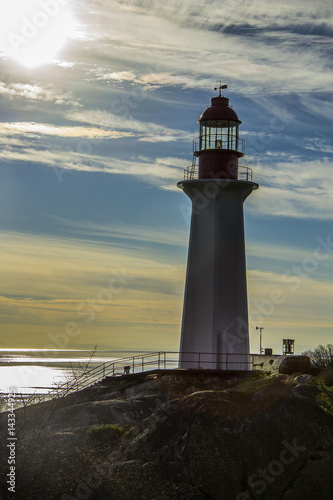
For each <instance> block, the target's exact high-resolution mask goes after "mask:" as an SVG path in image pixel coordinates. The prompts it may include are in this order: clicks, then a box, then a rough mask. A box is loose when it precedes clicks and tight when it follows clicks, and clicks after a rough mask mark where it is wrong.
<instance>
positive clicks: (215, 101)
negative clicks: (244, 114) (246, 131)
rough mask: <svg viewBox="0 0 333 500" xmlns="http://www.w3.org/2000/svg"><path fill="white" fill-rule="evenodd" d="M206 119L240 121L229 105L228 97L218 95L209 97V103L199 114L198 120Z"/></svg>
mask: <svg viewBox="0 0 333 500" xmlns="http://www.w3.org/2000/svg"><path fill="white" fill-rule="evenodd" d="M206 120H228V121H232V122H237V123H242V122H241V121H240V120H239V118H238V116H237V113H236V111H234V110H233V108H232V107H231V106H229V99H228V98H227V97H223V96H218V97H213V98H212V99H211V105H210V106H208V108H206V109H205V111H204V112H203V113H202V115H201V116H200V120H199V121H200V122H202V121H206Z"/></svg>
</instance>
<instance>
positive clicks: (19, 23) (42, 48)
mask: <svg viewBox="0 0 333 500" xmlns="http://www.w3.org/2000/svg"><path fill="white" fill-rule="evenodd" d="M67 4H68V1H67V0H10V1H9V2H4V3H1V5H0V33H1V34H0V49H1V50H2V51H3V52H4V53H5V54H6V56H7V57H10V58H13V59H15V60H16V61H17V62H19V63H20V64H22V65H24V66H28V67H35V66H39V65H41V64H44V63H47V62H50V61H51V60H52V59H53V58H54V57H55V56H56V54H57V53H58V52H59V51H60V49H61V48H62V47H63V46H64V45H65V43H66V41H67V39H68V38H69V37H70V35H71V34H72V33H73V30H74V22H73V18H72V14H71V13H70V11H69V8H68V6H67Z"/></svg>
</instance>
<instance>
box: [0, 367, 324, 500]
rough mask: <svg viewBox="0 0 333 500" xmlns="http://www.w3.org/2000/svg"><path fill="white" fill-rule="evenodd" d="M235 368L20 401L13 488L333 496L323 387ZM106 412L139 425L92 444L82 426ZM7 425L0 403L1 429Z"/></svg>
mask: <svg viewBox="0 0 333 500" xmlns="http://www.w3.org/2000/svg"><path fill="white" fill-rule="evenodd" d="M210 377H212V375H210ZM207 380H211V384H209V383H207ZM228 380H229V379H228V377H222V379H219V378H218V379H213V377H212V378H211V379H209V377H208V378H207V377H206V376H205V374H200V376H199V375H198V376H197V375H196V374H191V375H189V374H188V372H185V373H184V374H183V375H182V374H179V372H177V374H175V376H174V377H173V375H172V374H169V375H166V376H160V378H158V379H156V380H153V381H152V380H151V379H148V378H145V377H141V378H135V377H132V376H130V375H129V376H127V377H126V380H125V378H124V379H118V380H115V379H113V380H110V384H109V386H108V383H107V382H106V383H104V385H103V386H100V387H96V388H95V389H92V390H90V391H88V392H87V391H82V394H79V393H77V394H76V395H75V397H66V398H64V399H63V400H62V401H58V402H57V401H55V402H53V403H52V402H49V403H43V404H39V405H35V406H31V407H27V408H25V409H21V410H17V411H16V417H17V418H16V422H17V429H18V432H19V454H18V456H17V464H16V467H17V471H18V480H17V491H16V494H15V499H16V500H39V499H41V500H43V499H44V498H47V499H48V500H55V499H57V500H60V499H61V500H73V499H78V498H89V499H90V500H110V499H119V500H137V499H138V500H205V499H214V500H245V499H258V498H259V499H260V500H281V499H282V500H301V499H302V500H304V499H305V500H310V499H311V500H312V499H316V500H329V499H330V498H331V496H330V493H329V492H331V491H333V475H332V473H331V471H332V470H333V453H332V443H333V426H332V418H330V417H329V416H328V415H327V414H326V413H324V411H323V410H321V408H320V407H319V406H318V404H317V402H316V396H317V395H318V391H319V390H320V389H319V388H318V387H316V386H314V385H311V384H305V383H303V382H302V383H297V380H296V382H295V378H294V377H291V376H288V375H283V374H279V375H276V376H269V377H267V376H266V377H263V376H261V377H259V378H258V377H256V376H255V377H254V378H247V379H246V380H241V379H240V378H239V379H238V381H237V382H238V383H237V384H236V385H230V383H231V382H230V380H229V383H227V382H228ZM231 384H233V382H232V383H231ZM115 391H116V392H117V394H118V397H119V394H121V395H122V399H115V398H114V397H113V396H114V392H115ZM150 392H151V394H150ZM88 395H89V398H90V400H88V401H87V397H88ZM108 398H109V399H108ZM102 421H103V422H104V423H105V424H117V425H119V426H127V427H126V428H129V427H132V429H131V430H130V431H129V432H123V434H122V435H121V437H120V436H118V437H117V439H116V438H113V439H111V438H108V435H107V432H106V431H107V429H106V431H105V432H106V434H105V440H101V441H100V442H98V443H97V444H96V443H95V444H93V443H91V442H90V441H89V439H88V437H87V435H86V430H87V429H88V428H90V427H91V426H92V425H100V424H101V423H102ZM7 426H8V421H7V415H6V414H0V431H1V432H2V435H6V432H7ZM3 446H4V447H3V448H2V450H1V454H0V468H1V470H3V471H4V470H7V469H8V464H7V451H6V448H5V447H6V441H5V440H4V442H3ZM4 477H5V475H3V478H4ZM2 481H3V483H2V484H1V485H0V497H1V498H3V499H4V500H7V498H8V499H9V498H10V497H9V496H8V494H7V493H8V491H7V485H6V484H5V481H4V480H2Z"/></svg>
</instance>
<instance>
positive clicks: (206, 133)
mask: <svg viewBox="0 0 333 500" xmlns="http://www.w3.org/2000/svg"><path fill="white" fill-rule="evenodd" d="M200 149H201V150H202V149H232V150H234V151H237V150H238V124H237V123H235V122H228V121H220V120H211V121H206V122H202V123H201V124H200Z"/></svg>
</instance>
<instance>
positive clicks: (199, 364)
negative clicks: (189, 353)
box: [198, 352, 201, 368]
mask: <svg viewBox="0 0 333 500" xmlns="http://www.w3.org/2000/svg"><path fill="white" fill-rule="evenodd" d="M200 361H201V352H199V359H198V368H200Z"/></svg>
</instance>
